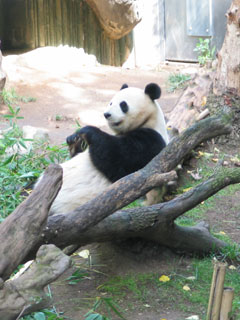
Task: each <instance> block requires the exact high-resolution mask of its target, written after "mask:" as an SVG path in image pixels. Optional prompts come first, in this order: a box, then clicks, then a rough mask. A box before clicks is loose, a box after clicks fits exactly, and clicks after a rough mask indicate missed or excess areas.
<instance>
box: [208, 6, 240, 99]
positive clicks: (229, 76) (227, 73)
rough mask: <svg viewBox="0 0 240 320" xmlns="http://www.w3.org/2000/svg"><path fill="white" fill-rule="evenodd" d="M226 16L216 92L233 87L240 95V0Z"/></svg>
mask: <svg viewBox="0 0 240 320" xmlns="http://www.w3.org/2000/svg"><path fill="white" fill-rule="evenodd" d="M226 16H227V31H226V34H225V39H224V42H223V45H222V49H221V50H220V51H219V52H218V67H217V75H216V79H215V83H214V87H215V93H223V92H225V91H226V90H227V89H231V90H233V91H234V92H236V93H237V94H238V95H240V54H239V52H240V0H233V2H232V4H231V7H230V9H229V10H228V12H227V13H226Z"/></svg>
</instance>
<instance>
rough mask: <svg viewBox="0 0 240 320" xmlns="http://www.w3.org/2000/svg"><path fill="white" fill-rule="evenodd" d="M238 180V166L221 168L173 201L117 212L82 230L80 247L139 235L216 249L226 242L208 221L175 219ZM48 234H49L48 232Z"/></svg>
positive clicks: (185, 247) (174, 245) (180, 247)
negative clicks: (194, 222)
mask: <svg viewBox="0 0 240 320" xmlns="http://www.w3.org/2000/svg"><path fill="white" fill-rule="evenodd" d="M239 182H240V169H239V168H237V169H226V168H221V169H219V170H218V172H217V173H216V174H214V176H212V177H210V178H209V179H208V180H206V181H204V182H202V183H201V184H199V185H198V186H197V187H195V188H193V189H191V190H189V191H188V192H186V193H184V194H182V195H181V196H178V197H177V198H175V199H173V200H171V201H168V202H165V203H159V204H156V205H153V206H149V207H139V208H134V209H128V210H121V211H117V212H115V213H114V214H113V215H111V216H109V217H107V218H106V219H104V220H103V221H101V222H100V223H98V224H97V225H96V226H94V227H92V228H90V229H88V230H87V231H86V232H83V233H79V234H78V236H77V237H76V238H77V239H76V241H77V243H78V245H79V246H81V245H85V244H89V243H93V242H104V241H110V240H111V241H115V240H119V239H125V238H136V237H140V238H144V239H147V240H151V241H154V242H157V243H159V244H162V245H164V246H167V247H170V248H172V249H175V250H182V251H187V252H197V253H207V252H210V251H211V250H213V248H214V249H215V250H216V251H218V250H219V249H220V248H221V247H223V246H225V245H226V244H225V243H224V242H223V241H220V240H218V239H216V238H214V237H213V236H212V235H211V234H210V232H209V228H208V226H207V224H206V223H200V224H198V225H197V226H195V227H181V226H178V225H176V224H175V223H174V220H175V219H176V218H178V217H179V216H181V215H182V214H183V213H185V212H187V211H188V210H190V209H192V208H194V207H195V206H196V205H198V204H200V203H201V202H202V201H204V200H206V199H208V198H209V197H211V196H212V195H214V194H215V193H217V192H218V191H219V190H221V189H223V188H225V187H226V186H228V185H230V184H235V183H239ZM55 219H56V221H57V220H58V216H53V217H51V218H50V219H49V222H48V229H49V232H50V233H51V231H50V230H51V229H52V228H51V225H52V224H55V223H57V222H55V221H54V220H55ZM45 235H47V236H49V234H48V232H47V234H46V233H45ZM50 237H51V236H50ZM51 238H52V237H51ZM62 240H63V239H62Z"/></svg>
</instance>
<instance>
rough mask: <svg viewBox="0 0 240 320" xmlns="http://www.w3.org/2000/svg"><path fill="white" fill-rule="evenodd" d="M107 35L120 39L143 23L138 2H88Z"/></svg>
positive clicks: (116, 0) (97, 0)
mask: <svg viewBox="0 0 240 320" xmlns="http://www.w3.org/2000/svg"><path fill="white" fill-rule="evenodd" d="M86 1H87V3H88V4H89V6H90V7H91V8H92V10H93V11H94V12H95V14H96V16H97V17H98V19H99V22H100V24H101V26H102V27H103V29H104V30H105V32H106V34H107V35H108V36H109V38H111V39H115V40H117V39H120V38H122V37H123V36H125V35H126V34H128V33H129V32H130V31H131V30H132V29H133V28H134V27H135V26H136V24H138V23H139V22H140V21H141V17H140V13H139V8H138V2H139V0H137V1H133V0H86Z"/></svg>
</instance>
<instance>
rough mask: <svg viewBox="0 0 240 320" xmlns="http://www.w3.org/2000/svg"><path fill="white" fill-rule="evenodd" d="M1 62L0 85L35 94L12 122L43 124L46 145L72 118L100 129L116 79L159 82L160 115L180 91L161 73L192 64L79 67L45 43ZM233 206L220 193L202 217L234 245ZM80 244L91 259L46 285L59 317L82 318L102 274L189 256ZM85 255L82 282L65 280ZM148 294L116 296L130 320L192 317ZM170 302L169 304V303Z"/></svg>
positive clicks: (147, 268)
mask: <svg viewBox="0 0 240 320" xmlns="http://www.w3.org/2000/svg"><path fill="white" fill-rule="evenodd" d="M3 68H4V69H5V71H6V72H7V75H8V81H7V85H6V88H7V89H9V88H14V89H15V91H16V92H17V94H18V95H19V96H24V97H34V98H36V101H35V102H28V103H23V102H19V105H20V107H21V111H20V116H23V117H24V119H22V120H20V125H32V126H35V127H44V128H46V129H48V131H49V136H50V140H51V142H52V143H54V144H60V143H62V142H64V141H65V138H66V137H67V136H68V135H70V134H72V133H73V132H74V131H75V129H76V123H75V120H78V121H79V123H80V124H81V125H86V124H91V125H96V126H98V127H100V128H102V129H105V130H108V128H107V126H106V124H105V119H104V117H103V112H104V110H105V108H106V106H107V104H108V102H109V100H110V99H111V97H112V96H113V95H114V93H115V92H116V91H118V90H119V88H120V87H121V86H122V84H123V83H128V84H129V85H130V86H136V87H140V88H144V87H145V85H146V84H148V83H149V82H156V83H158V84H159V85H160V86H161V88H162V96H161V98H160V104H161V107H162V109H163V111H164V113H165V115H166V117H167V116H168V114H169V113H170V112H171V111H172V110H173V108H174V105H175V103H176V101H177V99H178V97H179V96H180V94H181V91H176V92H175V93H169V92H168V91H167V84H166V82H167V79H168V77H169V75H170V74H171V73H174V72H175V73H176V72H179V70H181V72H183V71H188V72H196V71H197V69H196V67H195V66H192V65H178V64H170V65H166V64H163V65H161V66H159V68H158V70H141V69H123V68H117V67H109V66H102V65H98V64H97V63H96V61H93V62H92V60H91V62H90V63H89V64H87V65H83V64H81V61H80V62H79V61H76V57H75V55H73V52H72V51H71V50H69V51H67V50H66V49H64V50H63V51H62V52H61V51H60V49H59V51H58V52H57V53H56V50H55V49H54V50H51V48H45V50H44V49H43V48H41V49H36V50H34V51H32V52H28V53H24V54H20V55H14V56H13V55H12V56H7V57H5V58H4V60H3ZM7 112H8V110H7V108H6V106H1V107H0V113H1V114H5V113H7ZM6 125H7V124H6ZM239 127H240V126H239ZM235 137H236V136H235ZM236 141H237V139H236V140H235V142H236ZM222 145H224V141H222ZM208 147H209V148H210V149H211V150H213V149H214V145H209V144H208ZM223 148H224V147H223ZM237 148H239V147H238V145H237ZM231 151H232V153H231V154H230V155H229V158H228V159H227V160H228V161H229V163H230V157H231V156H232V154H236V152H237V151H236V143H235V144H234V146H233V148H232V149H231ZM238 151H239V150H238ZM229 208H231V212H230V215H229V214H228V213H229ZM238 208H239V201H238V200H237V199H236V197H235V196H232V197H228V198H227V200H226V198H225V199H220V201H219V205H217V209H216V210H215V211H214V212H212V211H209V215H208V222H209V223H210V225H211V226H213V227H214V230H215V231H221V230H226V232H228V233H229V236H230V237H231V238H232V239H234V240H235V241H237V242H238V243H239V242H240V236H239V229H240V222H239V220H240V219H239V218H240V216H239V210H238ZM233 226H234V228H233ZM130 247H131V246H130ZM82 249H85V248H81V250H82ZM87 249H88V250H89V251H90V257H91V261H90V260H89V259H87V260H84V259H82V258H80V257H79V256H75V257H74V260H75V263H76V265H75V266H74V267H73V268H72V269H70V270H68V271H67V272H66V273H65V274H64V275H63V276H62V277H61V278H60V279H59V280H58V281H57V282H56V283H55V284H53V285H51V291H52V295H53V298H54V306H55V307H56V308H57V310H58V311H61V312H64V316H65V317H67V319H72V320H79V319H82V320H83V319H84V316H83V315H84V314H85V313H86V312H87V311H88V310H89V309H90V307H91V306H92V305H93V303H94V300H91V299H89V300H88V298H95V297H97V296H103V297H104V294H105V293H104V291H101V290H99V289H97V288H98V287H99V286H100V285H101V284H102V283H103V282H105V281H107V279H108V278H109V277H110V276H111V277H113V276H118V275H120V276H121V275H126V274H140V273H154V272H159V275H162V274H168V272H169V270H170V269H171V270H173V269H174V270H180V271H181V270H185V269H186V268H188V265H189V263H190V261H191V258H190V257H184V259H183V258H182V257H181V256H179V255H177V254H175V253H172V252H171V251H170V250H168V249H166V248H161V247H158V246H156V247H155V246H154V245H149V246H148V245H147V244H146V245H145V244H142V243H140V244H135V245H134V246H132V248H127V246H126V245H125V246H124V244H113V243H104V244H94V245H91V246H87ZM129 249H130V250H129ZM84 261H85V262H84ZM86 261H87V262H88V263H89V262H91V265H92V266H93V269H94V270H95V271H91V272H89V275H88V278H87V280H84V281H81V282H79V283H78V284H77V285H74V286H73V285H69V284H67V282H66V281H65V279H66V278H67V277H69V276H70V275H71V274H72V273H73V271H74V270H76V268H77V267H78V266H79V264H80V265H81V266H84V265H85V264H86ZM180 273H181V272H180ZM146 289H148V288H146ZM149 290H150V289H149ZM151 295H152V298H151V299H150V301H141V300H139V299H133V298H132V297H125V298H124V299H123V300H122V301H118V302H119V304H120V305H121V306H122V308H123V309H124V311H126V315H127V318H128V319H131V320H160V319H167V320H181V319H186V318H187V317H189V316H192V315H193V313H192V312H191V313H189V312H182V311H179V310H177V307H176V308H175V307H172V302H171V297H169V299H163V298H162V296H161V295H159V293H158V292H152V293H151ZM175 305H176V306H177V302H176V301H175ZM116 320H117V319H116Z"/></svg>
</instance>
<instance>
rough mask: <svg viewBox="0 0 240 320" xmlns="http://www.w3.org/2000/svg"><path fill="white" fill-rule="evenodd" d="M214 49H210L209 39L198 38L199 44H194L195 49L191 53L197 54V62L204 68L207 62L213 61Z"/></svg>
mask: <svg viewBox="0 0 240 320" xmlns="http://www.w3.org/2000/svg"><path fill="white" fill-rule="evenodd" d="M215 50H216V47H215V46H214V47H213V48H212V49H211V48H210V39H209V38H206V39H202V38H199V42H198V43H197V44H196V48H195V49H193V51H196V52H197V53H198V62H199V64H200V65H202V66H204V65H205V64H206V62H207V61H208V60H214V53H215Z"/></svg>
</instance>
